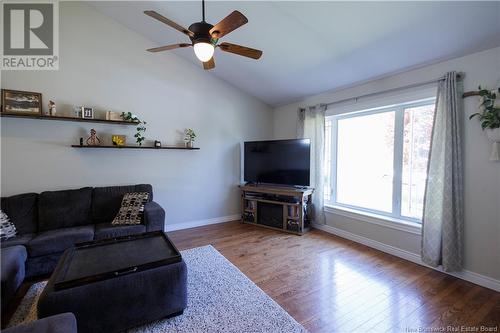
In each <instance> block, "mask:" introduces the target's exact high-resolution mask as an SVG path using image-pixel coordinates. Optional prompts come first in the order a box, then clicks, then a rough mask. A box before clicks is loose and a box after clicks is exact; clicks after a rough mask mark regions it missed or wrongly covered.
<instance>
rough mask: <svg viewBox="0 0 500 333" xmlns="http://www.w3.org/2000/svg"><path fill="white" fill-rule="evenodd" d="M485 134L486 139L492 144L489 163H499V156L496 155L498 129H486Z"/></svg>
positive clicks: (498, 142)
mask: <svg viewBox="0 0 500 333" xmlns="http://www.w3.org/2000/svg"><path fill="white" fill-rule="evenodd" d="M485 132H486V136H487V137H488V139H490V141H491V142H493V145H492V147H491V155H490V161H500V155H499V153H498V148H499V147H500V128H493V129H492V128H487V129H486V130H485Z"/></svg>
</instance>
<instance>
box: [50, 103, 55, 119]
mask: <svg viewBox="0 0 500 333" xmlns="http://www.w3.org/2000/svg"><path fill="white" fill-rule="evenodd" d="M49 115H50V116H55V115H56V103H55V102H54V101H49Z"/></svg>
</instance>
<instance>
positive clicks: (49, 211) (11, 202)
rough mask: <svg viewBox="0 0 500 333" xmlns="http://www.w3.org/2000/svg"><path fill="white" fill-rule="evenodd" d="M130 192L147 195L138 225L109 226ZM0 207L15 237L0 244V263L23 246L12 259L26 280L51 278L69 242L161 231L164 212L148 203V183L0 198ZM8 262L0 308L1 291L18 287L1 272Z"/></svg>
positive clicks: (150, 191) (151, 193)
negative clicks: (41, 277) (16, 234)
mask: <svg viewBox="0 0 500 333" xmlns="http://www.w3.org/2000/svg"><path fill="white" fill-rule="evenodd" d="M130 192H148V193H149V194H150V195H149V200H148V202H147V203H146V205H145V207H144V218H143V222H142V224H140V225H126V226H113V225H111V221H112V220H113V218H114V217H115V216H116V214H117V212H118V210H119V209H120V206H121V201H122V198H123V195H124V194H125V193H130ZM1 207H2V210H3V211H4V212H5V213H6V214H7V216H8V217H9V218H10V220H11V221H12V222H13V223H14V224H15V226H16V229H17V231H18V234H19V235H18V236H16V237H15V238H11V239H8V240H6V241H2V243H1V247H2V259H4V256H6V255H9V253H10V252H14V250H13V249H11V250H9V248H11V247H17V246H20V247H24V248H25V250H26V251H24V252H23V249H22V248H21V249H20V248H18V250H16V251H15V252H16V253H18V252H23V253H22V255H21V254H19V255H18V256H16V259H15V260H14V261H16V262H19V261H20V260H21V261H25V274H26V277H28V278H30V277H36V276H40V275H47V274H49V273H51V272H52V271H53V270H54V268H55V266H56V264H57V262H58V260H59V258H60V256H61V255H62V254H63V252H64V250H66V249H67V248H69V247H71V246H73V245H74V244H75V243H79V242H85V241H91V240H97V239H104V238H112V237H118V236H126V235H131V234H138V233H143V232H149V231H157V230H162V231H163V230H164V226H165V211H164V210H163V208H162V207H161V206H160V205H158V204H157V203H156V202H154V201H153V189H152V187H151V185H148V184H140V185H130V186H111V187H95V188H92V187H84V188H80V189H75V190H63V191H48V192H42V193H40V194H36V193H26V194H19V195H15V196H11V197H6V198H2V199H1ZM14 261H12V260H7V261H6V260H2V309H3V308H4V305H5V303H7V302H8V300H7V299H5V300H4V295H11V294H12V293H11V292H10V291H8V290H6V289H5V290H4V287H5V288H7V286H9V288H15V289H17V287H18V285H16V283H14V282H15V281H12V278H11V277H8V276H4V268H5V272H10V271H14V270H12V269H10V267H9V269H10V270H7V269H6V268H8V267H7V266H5V267H4V264H5V265H7V264H8V263H11V262H14ZM17 266H19V265H17ZM23 268H24V267H23ZM22 273H23V274H24V272H22ZM16 274H17V272H16V273H12V274H11V275H12V276H14V277H16V279H17V275H16ZM4 280H6V283H7V284H6V286H4ZM22 280H23V279H21V281H22ZM14 292H15V290H14Z"/></svg>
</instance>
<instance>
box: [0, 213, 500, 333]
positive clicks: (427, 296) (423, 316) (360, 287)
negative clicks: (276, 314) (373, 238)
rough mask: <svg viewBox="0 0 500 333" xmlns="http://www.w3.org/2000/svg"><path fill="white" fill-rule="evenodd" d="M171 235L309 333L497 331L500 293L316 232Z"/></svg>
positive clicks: (219, 229) (234, 229) (218, 230)
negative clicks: (229, 270) (205, 252)
mask: <svg viewBox="0 0 500 333" xmlns="http://www.w3.org/2000/svg"><path fill="white" fill-rule="evenodd" d="M168 235H169V237H170V238H171V239H172V241H173V242H174V243H175V245H176V246H177V247H178V248H179V250H185V249H189V248H193V247H198V246H203V245H208V244H211V245H213V246H214V247H215V248H216V249H217V250H218V251H219V252H221V253H222V254H223V255H224V256H225V257H226V258H227V259H228V260H230V261H231V262H232V263H233V264H234V265H236V266H237V267H238V268H239V269H240V270H241V271H242V272H243V273H244V274H246V275H247V276H248V277H249V278H250V279H251V280H252V281H254V282H255V283H256V284H257V285H258V286H259V287H260V288H261V289H262V290H264V291H265V292H266V293H267V294H268V295H269V296H270V297H272V298H273V299H274V300H275V301H276V302H278V303H279V304H280V305H281V306H282V307H283V308H284V309H285V310H286V311H287V312H288V313H289V314H290V315H291V316H292V317H294V318H295V319H296V320H297V321H298V322H299V323H301V324H302V325H303V326H304V327H305V328H306V329H307V330H308V331H310V332H342V333H343V332H356V333H362V332H370V333H372V332H405V333H410V332H424V330H423V329H425V328H427V331H426V332H432V331H430V329H431V328H434V329H435V330H434V331H433V332H466V331H467V332H486V330H484V329H483V330H481V326H483V327H486V328H491V329H492V330H491V331H490V332H499V331H500V293H498V292H495V291H493V290H490V289H486V288H483V287H480V286H477V285H475V284H472V283H469V282H466V281H463V280H459V279H457V278H454V277H452V276H449V275H446V274H444V273H440V272H437V271H435V270H432V269H429V268H426V267H423V266H419V265H416V264H414V263H411V262H409V261H406V260H403V259H400V258H398V257H394V256H392V255H389V254H386V253H383V252H380V251H378V250H375V249H372V248H369V247H366V246H364V245H361V244H358V243H355V242H352V241H349V240H346V239H343V238H340V237H336V236H333V235H330V234H327V233H325V232H322V231H319V230H313V231H311V232H309V233H307V234H306V235H304V236H296V235H291V234H285V233H281V232H278V231H274V230H269V229H264V228H259V227H255V226H251V225H247V224H241V223H239V222H229V223H223V224H216V225H211V226H206V227H199V228H193V229H186V230H180V231H174V232H169V233H168ZM32 283H33V281H27V282H25V283H23V285H22V287H21V289H20V291H19V292H18V294H17V295H16V299H15V300H14V301H13V302H12V303H13V304H12V307H11V309H9V311H7V313H5V314H4V315H3V317H2V327H4V326H5V324H6V323H7V322H8V321H9V319H10V317H11V316H12V314H13V312H14V309H15V308H16V307H17V306H18V305H19V303H20V301H21V299H22V297H23V296H24V294H25V293H26V291H27V290H28V288H29V287H30V286H31V284H32ZM448 326H451V327H448ZM441 327H442V328H444V330H443V331H438V330H437V329H439V328H441ZM474 329H476V330H474ZM284 333H286V332H284Z"/></svg>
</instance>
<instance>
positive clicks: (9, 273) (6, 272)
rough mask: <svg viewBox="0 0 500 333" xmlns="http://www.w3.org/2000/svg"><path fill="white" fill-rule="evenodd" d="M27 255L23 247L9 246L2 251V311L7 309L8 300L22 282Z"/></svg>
mask: <svg viewBox="0 0 500 333" xmlns="http://www.w3.org/2000/svg"><path fill="white" fill-rule="evenodd" d="M26 258H27V254H26V248H25V247H24V246H11V247H8V248H5V249H3V250H2V260H1V262H2V265H1V266H2V270H1V289H2V311H3V310H4V309H6V308H7V306H8V304H9V302H10V300H11V299H12V297H13V296H14V295H15V293H16V291H17V289H18V288H19V286H20V285H21V283H22V282H23V280H24V276H25V270H24V263H25V262H26Z"/></svg>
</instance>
